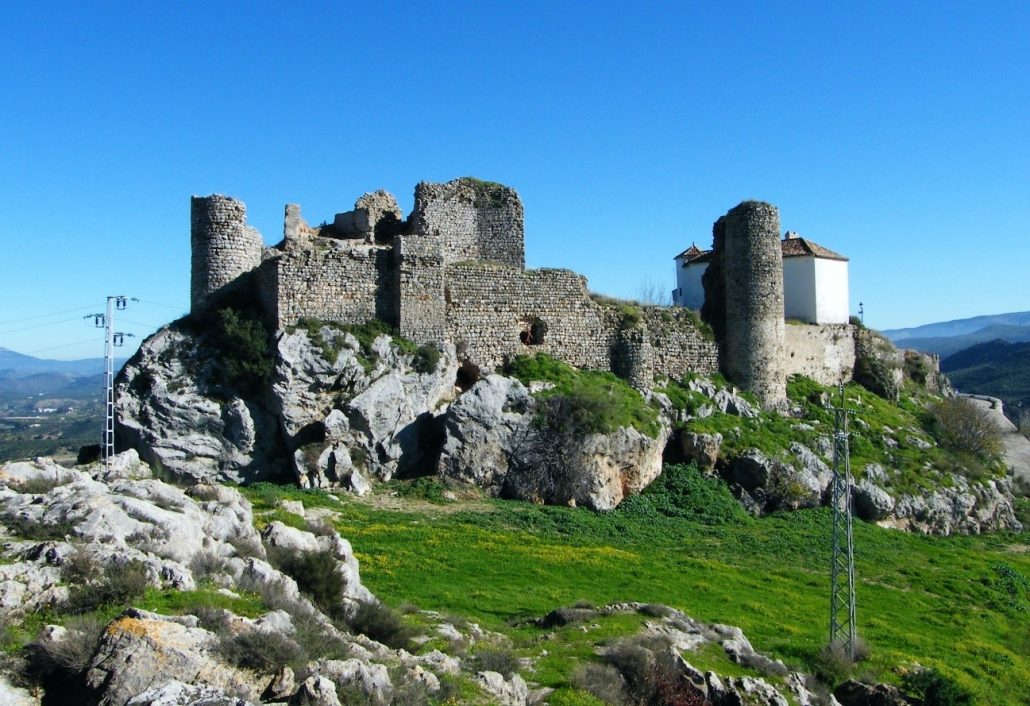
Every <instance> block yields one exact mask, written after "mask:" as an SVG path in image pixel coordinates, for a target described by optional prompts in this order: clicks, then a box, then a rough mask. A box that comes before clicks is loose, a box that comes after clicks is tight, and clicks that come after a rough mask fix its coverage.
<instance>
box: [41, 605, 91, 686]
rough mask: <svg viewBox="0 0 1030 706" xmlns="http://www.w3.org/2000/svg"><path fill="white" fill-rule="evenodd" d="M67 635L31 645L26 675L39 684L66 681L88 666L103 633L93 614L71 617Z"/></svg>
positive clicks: (74, 677)
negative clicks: (55, 640)
mask: <svg viewBox="0 0 1030 706" xmlns="http://www.w3.org/2000/svg"><path fill="white" fill-rule="evenodd" d="M65 628H66V629H67V631H68V632H67V633H66V634H65V636H64V639H62V640H60V641H57V642H49V641H47V642H43V641H36V642H32V643H30V644H29V645H27V646H26V647H25V656H26V662H25V676H26V677H28V678H29V679H31V680H32V681H35V682H39V683H44V684H46V683H48V682H55V681H56V682H68V681H72V680H75V679H76V678H77V677H79V676H80V675H81V674H82V673H83V672H84V671H85V670H86V667H88V666H89V663H90V660H92V659H93V655H94V653H95V652H96V650H97V643H99V641H100V636H101V634H102V633H103V630H104V623H103V622H102V621H101V620H100V619H99V618H98V617H96V616H94V615H88V616H81V617H75V618H70V619H69V620H67V621H66V622H65Z"/></svg>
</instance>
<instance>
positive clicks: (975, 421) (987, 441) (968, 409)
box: [930, 397, 1001, 460]
mask: <svg viewBox="0 0 1030 706" xmlns="http://www.w3.org/2000/svg"><path fill="white" fill-rule="evenodd" d="M930 414H931V415H932V417H933V420H934V426H935V427H936V432H937V437H938V438H939V439H940V441H941V444H942V445H944V446H945V447H947V448H949V449H952V450H953V451H965V452H968V453H971V454H973V455H975V456H978V457H979V458H982V459H985V460H989V459H991V458H993V457H995V456H997V455H998V454H999V453H1000V452H1001V431H1000V430H999V428H998V425H997V423H996V422H995V421H994V419H993V418H992V415H991V413H990V412H988V411H987V410H985V409H983V408H982V407H979V406H978V405H977V404H976V403H975V402H973V401H972V400H969V399H966V398H965V397H952V398H950V399H946V400H942V401H941V402H938V403H937V404H935V405H933V407H931V408H930Z"/></svg>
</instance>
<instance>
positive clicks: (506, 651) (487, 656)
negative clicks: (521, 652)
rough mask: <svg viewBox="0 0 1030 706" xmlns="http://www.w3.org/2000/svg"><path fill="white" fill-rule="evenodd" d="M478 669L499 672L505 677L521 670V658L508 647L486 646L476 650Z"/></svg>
mask: <svg viewBox="0 0 1030 706" xmlns="http://www.w3.org/2000/svg"><path fill="white" fill-rule="evenodd" d="M475 664H476V671H479V672H497V673H498V674H503V675H504V678H505V679H511V675H512V674H515V673H516V672H518V671H519V666H520V665H519V658H518V657H517V656H516V655H515V653H514V652H513V651H512V650H511V649H510V648H508V647H486V648H482V649H479V650H476V654H475Z"/></svg>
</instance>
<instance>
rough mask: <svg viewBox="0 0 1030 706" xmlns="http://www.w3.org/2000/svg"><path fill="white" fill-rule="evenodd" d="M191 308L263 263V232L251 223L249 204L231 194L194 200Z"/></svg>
mask: <svg viewBox="0 0 1030 706" xmlns="http://www.w3.org/2000/svg"><path fill="white" fill-rule="evenodd" d="M190 244H191V246H192V253H193V257H192V263H191V270H190V308H191V309H192V310H193V311H196V310H197V309H199V308H200V307H201V306H202V305H203V302H204V300H205V299H206V298H207V297H208V295H210V294H212V293H214V292H216V291H219V290H223V289H224V288H225V287H227V286H228V285H230V284H231V283H232V282H234V281H236V280H237V279H238V278H239V277H240V275H242V274H244V273H245V272H249V271H250V270H253V269H254V268H255V267H257V266H258V265H259V264H260V263H261V250H262V247H263V243H262V240H261V234H260V233H258V232H257V231H256V230H255V229H254V228H251V227H250V226H248V225H247V207H246V206H245V205H244V204H243V202H242V201H238V200H236V199H234V198H231V197H229V196H221V195H219V194H215V195H213V196H194V197H193V198H192V199H191V200H190Z"/></svg>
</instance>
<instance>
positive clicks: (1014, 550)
mask: <svg viewBox="0 0 1030 706" xmlns="http://www.w3.org/2000/svg"><path fill="white" fill-rule="evenodd" d="M441 491H442V487H441V486H439V485H438V484H436V483H435V482H432V481H427V480H425V479H423V480H421V481H417V482H416V483H415V484H414V485H410V484H408V485H402V484H393V485H391V486H387V487H386V488H381V489H380V490H379V491H378V492H377V494H376V495H375V496H373V497H372V498H371V499H366V500H355V499H350V498H343V499H340V500H338V499H336V498H330V497H329V496H327V495H326V494H324V493H319V492H311V491H299V490H293V489H286V488H279V487H275V486H269V485H259V486H256V487H254V488H251V489H249V490H247V491H246V492H247V494H248V495H249V497H250V498H251V500H252V501H253V502H254V504H255V508H256V510H258V511H259V514H261V515H262V517H263V519H261V520H259V522H262V521H268V520H270V519H273V518H275V519H280V520H285V521H287V522H300V521H301V520H300V518H299V517H296V516H292V515H290V514H289V513H286V512H284V511H283V510H281V509H276V506H277V500H278V499H280V498H283V497H291V498H296V499H300V500H302V501H303V502H304V503H305V505H306V506H308V507H311V506H318V505H322V506H325V507H326V508H327V509H331V510H332V511H333V513H334V514H333V515H332V517H333V518H334V524H335V525H336V526H337V528H338V529H339V530H340V531H341V532H342V533H343V535H344V536H345V537H348V538H349V539H350V540H351V542H352V544H353V546H354V549H355V552H356V554H357V555H358V557H359V559H360V561H361V571H362V578H363V581H364V582H365V584H366V585H368V586H369V588H371V589H372V590H373V591H374V592H375V593H376V594H377V595H378V596H379V597H380V598H381V599H383V600H385V601H386V602H387V603H390V604H392V605H394V606H397V605H399V604H401V603H414V604H415V605H417V606H418V607H420V608H423V609H433V610H437V611H441V612H444V613H447V614H455V615H459V616H462V617H465V618H469V619H472V620H476V621H479V622H480V623H482V624H483V625H484V627H488V628H490V629H494V630H499V631H501V632H504V633H506V634H508V635H510V636H511V637H512V639H513V640H514V642H515V645H516V649H517V652H518V654H519V655H520V656H522V657H530V658H534V659H536V660H537V661H536V667H535V673H531V672H530V673H526V676H527V677H528V678H531V679H535V680H536V681H538V682H540V683H543V684H546V685H550V686H553V687H557V688H560V689H569V690H570V691H569V693H570V694H574V693H575V692H574V691H572V690H571V687H570V683H571V680H572V675H573V673H574V671H575V668H576V665H577V664H579V663H581V662H583V661H584V660H592V659H595V657H594V649H595V647H596V646H597V644H598V643H600V642H603V641H604V640H607V639H610V638H611V637H612V636H613V635H615V634H620V633H622V634H628V633H631V632H633V631H634V630H635V629H637V628H639V625H640V618H637V619H633V618H632V617H623V618H620V619H619V620H618V621H614V622H605V623H604V624H602V625H599V626H598V628H597V629H596V630H594V629H592V630H589V631H583V630H580V629H578V628H573V629H567V630H561V631H557V632H555V631H549V630H543V629H540V628H537V627H533V626H529V625H528V624H526V623H525V622H523V621H524V619H525V618H529V617H539V616H541V615H543V614H545V613H547V612H548V611H550V610H551V609H553V608H555V607H558V606H562V605H569V604H572V603H573V602H576V601H584V600H585V601H589V602H592V603H597V604H603V603H609V602H614V601H628V600H632V601H644V602H651V603H665V604H669V605H672V606H674V607H677V608H680V609H682V610H683V611H685V612H687V613H688V614H690V615H692V616H694V617H697V618H700V619H702V620H706V621H718V622H724V623H730V624H734V625H739V626H740V627H742V628H743V629H744V630H745V632H746V633H747V634H748V636H749V637H750V638H751V640H752V642H753V643H754V645H755V647H756V648H757V649H759V650H762V651H766V652H768V653H771V654H772V655H773V656H775V657H778V658H781V659H783V660H784V661H785V662H786V663H787V664H788V665H790V666H794V667H800V668H804V669H816V668H817V666H818V664H819V659H818V654H819V651H820V649H821V648H822V647H823V645H824V644H825V642H826V637H827V614H828V591H829V585H828V584H829V578H828V570H827V566H828V563H829V551H830V545H829V542H830V539H829V538H830V527H829V515H828V513H827V512H826V511H825V510H811V511H801V512H795V513H790V514H784V515H776V516H771V517H767V518H764V519H761V520H755V519H753V518H751V517H749V516H747V515H745V514H743V513H742V512H741V511H740V510H739V508H738V507H737V505H736V503H734V502H733V501H732V499H731V498H730V497H729V496H728V494H727V492H726V491H725V489H724V486H722V485H721V484H719V483H717V482H715V481H711V480H708V479H706V478H703V477H702V476H701V475H700V474H698V473H697V472H696V471H695V470H694V469H693V468H692V467H683V466H677V467H671V468H670V469H667V473H666V474H663V476H662V478H661V479H660V480H659V481H658V482H656V484H655V485H653V486H652V487H651V488H649V489H648V490H647V491H646V492H645V493H644V494H643V495H642V496H640V497H639V498H637V499H635V500H633V501H631V502H627V503H624V504H623V506H622V507H620V508H619V509H618V510H615V511H612V512H609V513H604V514H599V513H592V512H588V511H584V510H576V509H569V508H563V507H543V506H534V505H528V504H522V503H514V502H506V501H499V500H484V499H480V498H475V499H471V500H465V501H455V502H445V501H443V500H441V498H442V492H441ZM398 494H400V495H408V496H411V495H416V496H419V495H420V496H421V499H420V498H418V497H415V498H411V497H409V498H406V499H405V498H402V499H401V500H403V502H399V501H398V498H397V497H395V496H396V495H398ZM427 500H428V502H427ZM855 546H856V562H857V563H856V570H857V574H858V581H857V596H858V622H859V630H860V634H861V636H862V638H863V639H864V640H865V642H866V643H867V644H868V645H869V647H870V650H871V656H870V658H869V660H868V661H866V662H863V663H860V664H859V665H858V667H857V671H858V672H859V673H863V674H867V675H869V676H872V677H875V678H877V679H880V680H885V681H893V682H897V681H898V680H899V679H900V674H901V671H900V670H903V669H904V668H905V667H906V666H908V667H911V665H912V664H913V663H916V662H918V663H919V664H921V665H924V666H927V667H933V668H936V669H938V670H940V671H941V672H942V673H944V674H946V675H947V676H949V677H951V678H953V679H955V680H956V681H958V682H959V683H960V684H962V685H963V686H964V687H966V688H967V689H969V690H970V691H971V692H973V693H974V694H975V695H976V698H977V703H979V704H998V705H999V706H1000V705H1001V704H1013V703H1030V702H1028V701H1025V700H1024V701H1022V702H1019V701H1013V698H1024V699H1025V697H1016V695H1018V694H1023V695H1025V694H1030V602H1028V601H1030V596H1028V592H1030V583H1028V580H1027V577H1028V576H1030V555H1028V554H1027V551H1026V550H1027V548H1028V547H1027V545H1026V543H1025V535H1014V536H1013V535H993V536H979V537H949V538H934V537H923V536H914V535H910V534H905V533H901V532H897V531H891V530H884V529H880V528H878V527H875V526H872V525H867V524H864V523H858V524H857V526H856V528H855ZM620 621H621V622H620ZM549 633H550V635H549ZM545 653H546V654H545ZM713 658H714V657H713ZM698 666H701V667H702V668H706V666H705V665H698ZM711 666H714V665H711ZM723 666H725V665H723ZM731 666H732V665H731ZM582 703H592V702H588V701H582Z"/></svg>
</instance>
